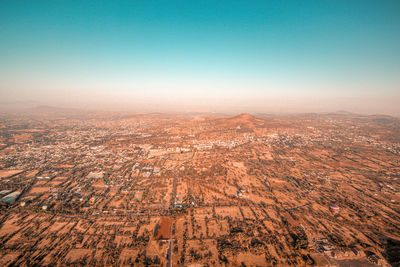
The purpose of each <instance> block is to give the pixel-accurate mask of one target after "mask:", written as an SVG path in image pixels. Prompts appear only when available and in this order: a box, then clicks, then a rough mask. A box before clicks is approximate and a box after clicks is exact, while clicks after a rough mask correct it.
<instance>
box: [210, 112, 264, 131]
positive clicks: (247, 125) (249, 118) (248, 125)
mask: <svg viewBox="0 0 400 267" xmlns="http://www.w3.org/2000/svg"><path fill="white" fill-rule="evenodd" d="M215 123H216V124H218V125H220V126H222V127H227V128H239V129H254V128H257V127H260V126H263V125H264V123H265V121H264V120H262V119H259V118H256V117H255V116H253V115H251V114H248V113H242V114H239V115H237V116H234V117H229V118H220V119H217V120H215Z"/></svg>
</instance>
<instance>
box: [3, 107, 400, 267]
mask: <svg viewBox="0 0 400 267" xmlns="http://www.w3.org/2000/svg"><path fill="white" fill-rule="evenodd" d="M36 111H37V112H30V114H29V115H21V114H2V115H1V116H0V263H2V265H4V266H19V265H24V264H25V265H28V266H32V265H41V266H65V265H69V264H74V265H90V266H103V265H108V266H111V265H112V266H131V265H135V266H136V265H139V266H312V265H314V266H315V265H316V266H389V265H393V266H396V264H399V263H400V214H399V212H400V119H397V118H394V117H390V116H383V115H376V116H372V115H371V116H366V115H357V114H351V113H346V112H337V113H330V114H316V113H310V114H297V115H270V114H259V115H257V114H255V115H250V114H240V115H223V114H197V113H188V114H161V113H153V114H136V113H135V114H130V113H122V112H88V113H79V112H70V113H65V114H64V113H63V112H62V111H60V112H57V110H55V111H51V109H50V111H51V112H49V108H44V110H40V109H38V110H36Z"/></svg>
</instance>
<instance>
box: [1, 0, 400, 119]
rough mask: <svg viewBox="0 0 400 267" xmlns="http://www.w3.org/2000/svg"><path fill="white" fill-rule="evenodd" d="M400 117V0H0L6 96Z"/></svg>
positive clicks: (90, 104)
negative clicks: (338, 111) (340, 112)
mask: <svg viewBox="0 0 400 267" xmlns="http://www.w3.org/2000/svg"><path fill="white" fill-rule="evenodd" d="M10 103H11V104H12V103H35V104H36V103H38V104H45V105H56V106H64V107H83V108H96V109H131V110H135V111H164V110H166V111H167V110H181V111H217V112H221V111H223V112H228V111H231V112H250V113H251V112H266V113H271V112H272V113H274V112H275V113H277V112H278V113H293V112H331V111H337V110H347V111H351V112H358V113H366V114H375V113H383V114H391V115H395V116H400V104H399V103H400V1H398V0H394V1H389V0H376V1H372V0H360V1H351V0H343V1H341V0H335V1H328V0H326V1H324V0H320V1H307V0H302V1H300V0H299V1H289V0H286V1H283V0H282V1H279V0H271V1H249V0H247V1H234V0H230V1H224V0H220V1H206V0H204V1H200V0H197V1H189V0H185V1H152V0H146V1H118V0H114V1H89V0H88V1H84V0H81V1H63V0H57V1H54V0H53V1H40V0H37V1H31V0H29V1H18V0H0V105H3V106H5V105H9V104H10Z"/></svg>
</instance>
